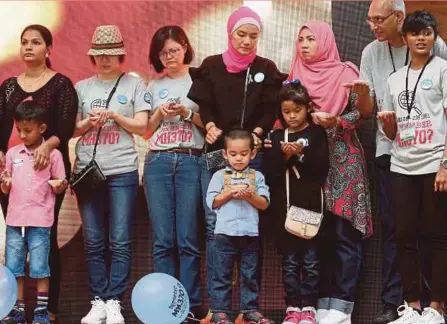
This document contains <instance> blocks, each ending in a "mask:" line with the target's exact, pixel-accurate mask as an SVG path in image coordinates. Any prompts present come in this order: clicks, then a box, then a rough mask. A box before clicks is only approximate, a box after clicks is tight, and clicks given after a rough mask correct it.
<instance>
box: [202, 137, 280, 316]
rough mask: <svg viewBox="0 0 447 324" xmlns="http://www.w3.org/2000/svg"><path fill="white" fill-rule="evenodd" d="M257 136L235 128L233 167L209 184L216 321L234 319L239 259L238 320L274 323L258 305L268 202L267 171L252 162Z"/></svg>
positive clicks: (227, 151)
mask: <svg viewBox="0 0 447 324" xmlns="http://www.w3.org/2000/svg"><path fill="white" fill-rule="evenodd" d="M254 146H255V145H254V140H253V136H252V135H251V134H250V133H249V132H248V131H245V130H242V129H236V130H232V131H230V132H229V133H228V134H227V135H226V136H225V138H224V157H225V159H227V161H228V164H229V165H230V166H229V167H227V168H225V169H222V170H219V171H217V172H216V173H215V174H214V175H213V177H212V179H211V182H210V185H209V187H208V192H207V197H206V202H207V204H208V206H209V207H210V209H212V210H215V211H216V214H217V221H216V228H215V231H214V239H215V254H214V262H215V264H214V273H213V276H214V282H215V286H214V289H213V290H212V292H211V310H212V313H213V315H212V320H211V323H213V324H231V323H232V322H231V321H230V319H229V317H228V312H230V311H231V303H232V287H231V285H232V278H233V265H234V262H235V261H236V260H240V276H241V300H240V303H241V307H240V310H241V314H240V315H239V317H238V318H237V319H236V324H248V323H250V324H255V323H263V324H273V322H272V321H270V320H268V319H266V318H265V317H264V316H263V315H262V314H261V313H259V311H258V307H259V304H258V290H259V287H258V258H259V255H258V254H259V237H258V235H259V230H258V223H259V215H258V210H265V209H266V208H267V207H268V205H269V200H270V194H269V189H268V187H267V185H266V184H265V181H264V176H263V175H262V174H261V173H260V172H258V171H255V170H253V169H250V168H249V167H248V164H249V162H250V160H252V159H254V158H255V156H256V151H255V150H254Z"/></svg>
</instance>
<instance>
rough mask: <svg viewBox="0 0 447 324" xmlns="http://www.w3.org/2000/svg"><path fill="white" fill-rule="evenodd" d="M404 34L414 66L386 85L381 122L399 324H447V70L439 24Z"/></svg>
mask: <svg viewBox="0 0 447 324" xmlns="http://www.w3.org/2000/svg"><path fill="white" fill-rule="evenodd" d="M402 34H403V36H404V39H405V42H406V43H407V45H408V48H409V50H410V57H411V61H410V64H409V65H408V66H405V67H403V68H401V69H400V70H398V71H397V72H396V73H394V74H392V75H391V76H390V77H389V78H388V84H387V88H386V92H385V98H384V110H385V111H383V112H379V114H378V118H379V119H380V120H381V122H382V123H383V129H384V131H385V134H386V136H387V137H388V138H389V139H391V140H392V141H393V146H392V150H391V168H390V170H391V175H392V177H391V184H392V188H393V196H394V203H395V206H394V208H395V213H396V215H395V217H396V243H397V270H398V272H399V276H400V278H401V280H402V287H403V292H404V300H405V304H404V305H402V306H400V307H399V309H398V312H399V318H398V319H397V320H395V321H394V322H390V324H391V323H393V324H406V323H408V324H412V323H424V324H444V323H445V321H444V318H443V316H442V315H443V312H444V310H443V303H444V302H446V301H447V297H446V296H447V295H446V289H447V276H446V273H447V222H446V220H445V219H446V214H447V193H446V191H447V146H446V145H445V143H446V140H447V121H446V109H447V62H446V61H444V60H443V59H441V58H439V57H436V56H432V48H433V44H434V42H435V39H436V37H437V35H438V28H437V23H436V19H435V17H434V16H433V15H432V14H430V13H428V12H423V11H415V12H413V13H412V14H410V15H408V16H407V18H405V21H404V24H403V26H402ZM421 238H423V239H424V240H425V241H426V242H427V243H428V244H429V247H430V258H431V259H430V261H431V269H432V284H431V292H430V297H431V300H430V305H429V307H426V308H425V309H421V302H420V300H421V297H422V296H421V294H422V291H421V287H422V284H421V264H420V260H421V258H420V257H419V240H420V239H421Z"/></svg>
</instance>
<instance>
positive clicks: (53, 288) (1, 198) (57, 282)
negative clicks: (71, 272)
mask: <svg viewBox="0 0 447 324" xmlns="http://www.w3.org/2000/svg"><path fill="white" fill-rule="evenodd" d="M64 196H65V192H64V193H61V194H59V195H56V204H55V206H54V223H53V226H52V227H51V237H50V244H51V246H50V260H49V263H50V272H51V277H50V291H49V292H48V297H49V300H48V310H49V311H50V312H51V313H53V314H57V313H58V312H59V294H60V288H61V256H60V252H59V246H58V243H57V226H58V222H59V211H60V209H61V206H62V202H63V201H64ZM8 199H9V195H4V194H3V193H0V203H1V206H2V212H3V215H4V217H6V213H7V209H8Z"/></svg>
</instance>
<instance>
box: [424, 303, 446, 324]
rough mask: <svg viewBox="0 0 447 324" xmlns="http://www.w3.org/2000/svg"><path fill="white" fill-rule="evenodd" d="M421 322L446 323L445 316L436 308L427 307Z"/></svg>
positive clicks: (427, 323) (426, 323) (425, 323)
mask: <svg viewBox="0 0 447 324" xmlns="http://www.w3.org/2000/svg"><path fill="white" fill-rule="evenodd" d="M419 324H445V321H444V316H442V314H439V313H438V312H437V311H436V310H435V309H433V308H430V307H426V308H424V311H423V312H422V318H421V320H420V321H419Z"/></svg>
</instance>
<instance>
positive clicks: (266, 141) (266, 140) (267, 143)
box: [264, 139, 272, 148]
mask: <svg viewBox="0 0 447 324" xmlns="http://www.w3.org/2000/svg"><path fill="white" fill-rule="evenodd" d="M264 147H265V148H271V147H272V141H271V140H269V139H265V140H264Z"/></svg>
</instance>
